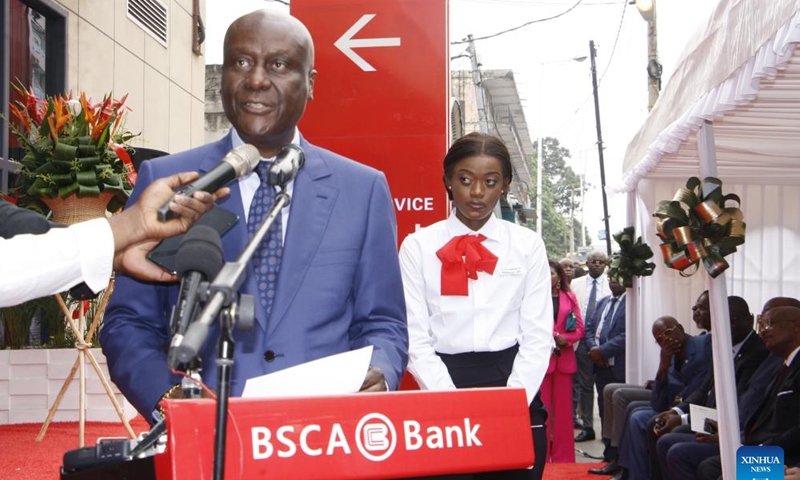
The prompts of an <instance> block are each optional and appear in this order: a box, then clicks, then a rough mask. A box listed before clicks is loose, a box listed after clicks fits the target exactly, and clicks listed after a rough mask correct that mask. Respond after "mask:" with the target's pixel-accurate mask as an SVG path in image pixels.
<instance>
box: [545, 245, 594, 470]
mask: <svg viewBox="0 0 800 480" xmlns="http://www.w3.org/2000/svg"><path fill="white" fill-rule="evenodd" d="M549 263H550V279H551V285H552V292H551V294H552V297H553V317H554V318H553V340H554V341H555V345H556V346H555V347H554V348H553V353H552V355H550V365H549V366H548V367H547V373H546V374H545V376H544V381H543V382H542V388H541V394H542V402H544V405H545V407H546V408H547V412H548V414H549V419H550V421H549V422H547V438H548V439H549V440H550V442H549V443H550V448H548V449H547V453H548V461H550V462H554V463H574V462H575V439H574V432H573V429H572V410H571V408H572V374H573V373H575V372H576V371H577V369H578V367H577V363H575V350H574V349H573V348H572V346H573V345H574V344H575V343H577V342H578V341H579V340H580V339H581V338H583V331H584V329H583V319H582V318H581V309H580V307H578V300H577V299H576V298H575V294H574V293H572V292H571V291H570V289H569V280H568V278H567V275H566V273H565V272H564V269H563V268H562V267H561V265H560V264H559V263H558V262H556V261H554V260H550V261H549Z"/></svg>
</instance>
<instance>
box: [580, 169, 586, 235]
mask: <svg viewBox="0 0 800 480" xmlns="http://www.w3.org/2000/svg"><path fill="white" fill-rule="evenodd" d="M583 169H584V172H585V171H586V161H585V160H584V162H583ZM584 176H585V173H584V174H582V175H581V247H585V246H586V224H585V223H584V218H585V216H584V213H585V212H586V201H585V200H584V199H585V198H586V185H584V183H583V177H584Z"/></svg>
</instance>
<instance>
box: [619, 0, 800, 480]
mask: <svg viewBox="0 0 800 480" xmlns="http://www.w3.org/2000/svg"><path fill="white" fill-rule="evenodd" d="M799 9H800V0H773V1H764V0H721V1H720V3H719V5H718V6H717V8H716V9H715V11H714V13H713V15H712V17H711V18H710V19H709V21H708V22H707V23H706V25H705V27H704V28H702V29H701V30H700V31H699V32H698V34H697V35H696V36H695V37H694V39H693V40H691V41H690V42H689V44H688V45H687V47H686V49H685V51H684V54H683V56H682V58H681V60H680V61H679V63H678V67H677V68H676V70H675V73H674V74H673V76H672V77H671V78H670V80H669V82H668V84H667V85H666V87H665V88H664V90H663V92H662V94H661V97H660V98H659V100H658V102H657V103H656V105H655V107H654V108H653V110H652V112H651V113H650V116H649V117H648V119H647V121H646V122H645V124H644V126H643V127H642V128H641V129H640V131H639V132H638V133H637V134H636V136H635V137H634V138H633V140H632V141H631V143H630V144H629V145H628V150H627V152H626V155H625V163H624V165H625V174H624V176H623V181H622V183H621V184H620V185H618V186H615V187H613V188H610V189H609V190H610V191H611V193H625V194H627V197H628V212H627V213H628V224H629V225H633V226H634V227H635V229H636V235H637V236H638V235H641V236H643V237H644V239H645V241H646V242H647V243H648V244H649V245H650V246H651V247H652V248H653V251H654V253H655V255H656V258H655V259H654V261H655V262H656V264H657V265H658V266H657V268H656V271H655V273H654V275H653V276H651V277H643V278H641V279H638V280H637V281H635V282H634V291H633V292H631V293H632V295H629V300H628V302H629V303H628V327H627V332H628V334H627V341H628V342H627V343H628V346H627V348H628V352H627V358H628V373H627V375H628V381H630V382H635V383H641V382H644V381H645V380H646V379H649V378H652V377H653V375H654V373H655V371H656V367H657V364H658V355H657V354H656V353H655V352H657V349H656V348H655V344H654V340H653V338H652V336H651V334H650V326H651V324H652V322H653V321H654V320H655V319H656V318H658V317H659V316H662V315H672V316H674V317H675V318H677V319H678V320H679V321H681V323H682V324H683V325H684V326H685V327H686V328H687V330H689V331H695V330H696V328H695V327H694V324H693V322H692V321H691V306H692V304H693V303H694V301H695V299H696V298H697V296H698V295H699V294H700V293H701V292H702V291H703V290H704V289H706V288H709V290H710V293H711V297H712V301H711V307H712V317H713V318H712V320H713V321H712V325H713V327H712V330H713V331H714V332H715V333H714V337H713V345H714V357H715V362H714V374H715V376H716V378H717V382H716V385H717V399H718V409H719V417H720V434H721V435H720V436H721V438H722V441H723V444H722V454H723V468H724V469H725V470H724V471H725V478H733V477H734V476H735V473H734V472H735V469H734V466H735V457H734V456H733V454H734V452H735V449H736V447H737V446H738V438H739V435H738V427H734V428H733V429H731V425H737V423H736V422H737V421H738V416H737V413H736V409H735V408H734V407H735V405H736V403H735V400H736V395H735V386H734V385H733V364H732V359H731V350H730V348H729V346H730V332H729V327H728V325H729V324H728V320H727V319H728V311H727V302H726V301H725V299H726V297H727V295H738V296H740V297H743V298H744V299H745V300H747V302H748V304H749V305H750V309H751V311H753V312H754V313H758V312H760V311H761V307H762V306H763V304H764V302H766V301H767V300H768V299H770V298H772V297H776V296H789V297H795V298H797V297H800V269H797V268H792V267H793V266H795V265H800V262H799V261H800V253H798V250H799V249H798V248H796V246H797V245H799V244H800V242H799V240H800V208H798V206H799V205H800V11H798V10H799ZM692 176H697V177H700V178H704V177H706V176H715V177H718V178H720V179H721V180H722V182H723V192H724V193H726V194H727V193H736V194H738V195H739V197H740V198H741V200H742V205H741V209H742V211H743V213H744V220H745V222H746V223H747V232H746V241H745V244H744V245H743V246H741V247H739V251H738V252H736V253H734V254H731V255H729V256H727V257H726V260H727V261H728V262H729V263H730V268H729V269H728V270H727V271H726V272H725V273H724V274H723V275H720V276H719V277H718V278H717V279H716V280H715V281H712V280H711V279H710V277H709V276H708V275H707V274H706V273H705V271H702V267H701V271H700V272H698V273H697V274H695V275H693V276H691V277H689V278H683V277H681V276H680V275H679V274H678V272H677V271H676V270H673V269H669V268H667V267H666V265H664V263H663V261H662V259H661V253H660V251H659V248H658V246H659V245H660V244H661V243H662V242H661V241H660V240H659V239H658V237H657V236H656V233H655V232H656V220H657V219H655V218H653V217H652V213H653V211H654V209H655V206H656V205H657V204H658V202H659V201H661V200H670V199H672V198H673V196H674V195H675V192H676V190H677V189H678V188H680V187H682V186H684V185H685V183H686V180H687V179H688V178H689V177H692ZM728 206H735V205H731V204H729V205H728ZM631 300H633V301H631Z"/></svg>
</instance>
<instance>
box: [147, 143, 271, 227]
mask: <svg viewBox="0 0 800 480" xmlns="http://www.w3.org/2000/svg"><path fill="white" fill-rule="evenodd" d="M260 160H261V154H260V153H259V151H258V149H257V148H256V147H254V146H252V145H249V144H244V145H240V146H238V147H236V148H234V149H233V150H231V151H230V152H228V154H227V155H225V157H224V158H223V159H222V161H221V162H220V163H219V164H218V165H217V166H216V167H214V168H212V169H211V170H209V171H208V172H206V174H205V175H203V176H201V177H200V178H198V179H197V180H195V181H194V182H192V183H190V184H188V185H185V186H183V187H181V188H180V189H178V190H177V191H176V192H175V193H177V194H180V195H185V196H187V197H191V196H192V194H194V192H196V191H198V190H201V191H204V192H214V191H215V190H217V189H218V188H220V187H222V186H223V185H225V184H226V183H228V182H230V181H231V180H233V179H235V178H239V177H242V176H244V175H249V174H250V172H252V171H253V170H254V169H255V168H256V166H258V162H259V161H260ZM176 216H177V214H175V213H174V212H173V211H171V210H170V209H169V202H166V203H164V204H163V205H162V206H161V208H159V209H158V219H159V220H160V221H162V222H166V221H167V220H170V219H172V218H175V217H176Z"/></svg>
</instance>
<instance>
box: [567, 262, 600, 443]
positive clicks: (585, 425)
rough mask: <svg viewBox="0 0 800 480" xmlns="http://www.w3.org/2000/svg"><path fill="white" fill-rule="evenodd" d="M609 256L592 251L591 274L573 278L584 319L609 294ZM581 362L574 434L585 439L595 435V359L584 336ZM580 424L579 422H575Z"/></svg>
mask: <svg viewBox="0 0 800 480" xmlns="http://www.w3.org/2000/svg"><path fill="white" fill-rule="evenodd" d="M607 265H608V257H606V254H605V253H603V252H592V253H590V254H589V257H588V259H587V260H586V266H587V267H588V268H589V275H586V276H585V277H583V278H580V279H576V280H575V281H573V282H572V285H571V287H572V291H573V292H574V293H575V296H576V297H578V303H579V304H580V305H581V313H582V314H583V318H585V319H586V320H585V321H588V320H589V319H590V318H591V316H592V315H593V314H594V310H595V307H596V306H597V303H598V302H599V301H600V299H601V298H603V297H605V296H606V295H608V294H609V290H608V281H607V279H606V275H605V271H606V266H607ZM575 358H576V360H577V362H578V371H577V372H576V373H575V375H573V376H572V381H573V384H572V406H573V410H574V411H575V418H576V419H578V418H580V421H581V428H582V429H583V430H582V431H581V432H580V433H578V435H576V436H575V441H576V442H585V441H589V440H594V439H595V438H596V435H595V432H594V423H593V417H594V374H593V373H592V372H593V370H592V361H591V360H590V359H589V350H588V349H587V348H586V342H585V341H584V340H581V341H580V342H579V343H578V348H577V349H576V351H575ZM576 426H577V422H576Z"/></svg>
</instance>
